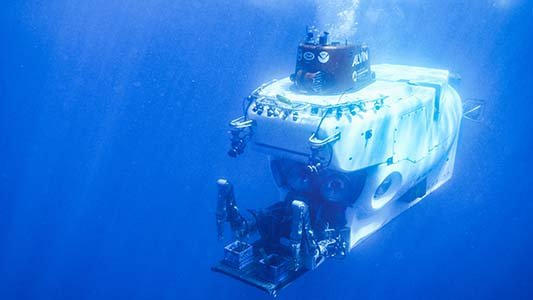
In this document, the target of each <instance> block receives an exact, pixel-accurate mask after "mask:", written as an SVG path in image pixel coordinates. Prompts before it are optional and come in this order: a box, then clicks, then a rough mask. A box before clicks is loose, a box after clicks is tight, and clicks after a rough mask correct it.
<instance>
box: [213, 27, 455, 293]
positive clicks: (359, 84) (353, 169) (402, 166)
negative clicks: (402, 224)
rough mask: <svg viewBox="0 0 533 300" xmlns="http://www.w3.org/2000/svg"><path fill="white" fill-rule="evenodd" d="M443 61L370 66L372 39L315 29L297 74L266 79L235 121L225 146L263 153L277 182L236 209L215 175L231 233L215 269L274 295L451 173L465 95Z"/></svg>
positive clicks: (220, 214)
mask: <svg viewBox="0 0 533 300" xmlns="http://www.w3.org/2000/svg"><path fill="white" fill-rule="evenodd" d="M449 81H450V73H449V72H448V71H447V70H439V69H431V68H424V67H414V66H403V65H390V64H379V65H371V63H370V49H369V47H368V46H367V45H365V44H360V45H355V44H350V43H347V42H346V41H344V42H335V41H333V42H330V41H329V37H328V33H327V32H324V33H322V34H320V35H318V34H317V32H316V31H315V30H308V32H307V36H306V38H305V40H304V41H303V42H301V43H300V44H299V45H298V50H297V58H296V68H295V71H294V73H293V74H292V75H290V76H289V77H287V78H284V79H281V80H273V81H271V82H268V83H265V84H263V85H262V86H260V87H259V88H257V89H256V90H255V91H253V92H252V93H251V94H250V96H248V97H247V98H246V99H245V107H244V108H245V109H244V112H243V116H241V117H239V118H237V119H235V120H233V121H231V122H230V136H231V149H230V151H229V155H230V156H232V157H236V156H239V155H240V154H242V153H243V152H244V150H245V148H247V146H250V148H252V150H256V151H259V152H262V153H265V154H266V155H267V156H268V158H269V160H270V166H271V171H272V175H273V177H274V180H275V182H276V184H277V186H278V188H279V189H280V191H281V195H282V196H281V199H274V200H273V204H272V205H271V206H269V207H266V208H263V209H256V210H248V211H246V212H244V211H240V210H239V208H238V206H237V202H236V199H235V197H234V192H233V189H234V187H233V186H232V184H231V183H230V181H228V180H227V179H219V180H218V182H217V184H218V200H217V212H216V223H217V227H218V234H219V237H220V238H221V239H222V238H223V235H224V231H225V226H226V223H229V227H230V228H231V231H232V232H233V242H231V243H230V244H228V245H227V246H225V248H224V256H223V258H222V260H221V261H220V262H219V263H218V264H216V265H215V266H214V267H213V270H214V271H218V272H221V273H224V274H226V275H229V276H232V277H234V278H236V279H239V280H241V281H243V282H246V283H249V284H251V285H253V286H256V287H258V288H260V289H263V290H265V291H267V292H269V293H270V294H271V295H274V296H276V295H277V294H278V292H279V290H280V289H282V288H283V287H285V286H287V285H288V284H289V283H291V282H292V281H294V280H295V279H296V278H298V277H300V276H301V275H302V274H304V273H306V272H308V271H311V270H314V269H316V268H317V267H318V266H319V265H320V264H322V263H323V262H324V261H326V260H328V259H330V258H333V257H343V256H346V255H347V253H348V252H349V250H350V249H351V248H353V247H355V246H356V245H357V244H358V243H359V242H360V241H362V240H363V239H364V238H365V237H367V236H368V235H370V234H371V233H373V232H375V231H376V230H378V229H379V228H381V227H382V226H384V225H385V224H386V223H387V222H389V221H390V220H391V219H393V218H394V217H396V216H397V215H399V214H400V213H402V212H403V211H405V210H407V209H408V208H410V207H412V206H413V205H415V204H416V203H418V202H419V201H420V200H422V199H423V198H424V197H425V196H427V195H428V194H430V193H431V192H433V191H434V190H436V189H437V188H439V187H440V186H441V185H442V184H444V183H445V182H446V181H448V180H449V179H450V178H451V176H452V174H453V168H454V160H455V153H456V149H457V140H458V135H459V128H460V123H461V118H462V114H463V112H462V101H461V98H460V96H459V94H458V93H457V92H456V90H455V89H454V88H453V87H452V86H451V85H450V83H449Z"/></svg>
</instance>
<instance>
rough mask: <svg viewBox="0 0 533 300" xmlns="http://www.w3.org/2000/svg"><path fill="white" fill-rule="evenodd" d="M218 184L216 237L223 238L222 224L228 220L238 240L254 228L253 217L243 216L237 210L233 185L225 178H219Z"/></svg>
mask: <svg viewBox="0 0 533 300" xmlns="http://www.w3.org/2000/svg"><path fill="white" fill-rule="evenodd" d="M217 186H218V201H217V211H216V222H217V232H218V239H219V240H222V239H223V238H224V224H225V223H226V222H228V223H229V224H230V227H231V230H232V231H233V234H234V235H235V238H236V239H238V240H240V239H242V238H245V237H247V236H248V235H249V234H250V233H252V232H253V231H254V230H255V219H254V218H253V217H248V218H245V217H244V216H242V215H241V213H240V212H239V208H238V207H237V202H236V201H235V194H234V192H233V185H232V184H231V183H230V182H229V181H227V180H226V179H219V180H218V181H217Z"/></svg>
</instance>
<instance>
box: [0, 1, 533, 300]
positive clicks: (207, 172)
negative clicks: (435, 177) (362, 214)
mask: <svg viewBox="0 0 533 300" xmlns="http://www.w3.org/2000/svg"><path fill="white" fill-rule="evenodd" d="M361 2H362V3H361V6H360V8H359V11H358V14H359V15H360V17H359V38H360V39H361V40H364V41H367V42H368V43H369V45H370V46H371V47H372V50H373V60H374V62H391V63H405V64H415V65H424V66H430V67H440V68H449V69H452V70H454V71H457V72H459V73H460V74H462V76H463V83H462V86H461V87H460V88H459V91H460V92H461V94H462V95H463V96H464V97H465V98H469V97H476V98H482V99H485V100H486V101H487V113H486V120H485V121H484V122H483V123H482V124H476V123H471V122H465V123H464V124H463V131H462V135H461V140H460V145H459V149H458V158H457V163H456V173H455V177H454V178H453V179H452V180H451V181H450V182H449V183H448V184H446V185H445V186H444V187H442V188H441V189H440V190H438V191H437V192H435V193H434V194H432V195H431V196H429V197H428V198H427V199H426V200H425V201H424V202H422V203H421V204H420V205H418V206H416V207H415V208H413V209H411V210H410V211H408V212H406V213H405V214H403V215H402V216H401V217H400V218H398V219H396V220H395V221H393V222H392V223H391V224H390V225H388V226H386V227H385V228H383V229H382V230H381V231H379V232H377V233H376V234H374V235H373V236H372V237H370V238H369V239H368V240H366V241H365V242H364V243H363V244H361V245H360V246H359V247H357V248H356V249H355V250H353V251H352V252H351V253H350V255H349V257H348V258H347V259H346V260H344V261H342V262H338V261H331V262H328V263H327V264H325V265H324V266H322V267H321V268H319V269H318V270H317V271H315V272H312V273H309V274H308V275H306V276H305V277H303V278H302V279H300V280H299V281H297V282H296V283H294V284H293V285H292V286H291V287H290V288H288V289H287V290H285V291H284V292H283V293H282V295H281V299H405V298H409V299H437V298H440V299H461V298H462V299H502V298H503V299H519V298H523V299H526V298H530V299H531V298H533V262H532V259H531V253H533V230H532V228H533V227H532V225H531V223H530V219H531V217H530V216H531V214H532V213H533V201H532V200H533V196H532V192H533V190H532V186H533V180H532V178H531V174H532V173H531V170H532V167H533V164H532V161H533V159H532V158H531V154H532V153H533V141H532V140H533V138H532V130H533V126H532V125H531V115H532V111H533V104H532V102H533V98H532V96H531V87H532V84H533V76H532V75H531V70H532V67H533V64H532V59H531V53H532V51H533V45H532V42H531V38H532V36H533V34H532V33H533V8H532V5H531V4H528V3H526V1H525V0H523V1H520V0H499V1H454V0H450V1H438V3H435V2H437V1H407V0H403V1H400V0H396V1H388V2H387V1H385V2H386V3H384V1H371V0H368V1H365V0H362V1H361ZM463 2H464V3H463ZM470 2H473V3H470ZM229 3H231V4H229ZM279 3H280V4H279V5H274V4H272V3H271V2H270V1H263V2H262V1H256V0H252V1H244V2H229V1H219V2H215V1H210V2H205V3H201V2H196V1H164V0H159V1H154V0H148V1H123V0H117V1H103V0H95V1H69V0H58V1H19V2H17V1H11V2H9V3H3V4H2V9H1V12H0V45H1V46H0V299H131V300H133V299H240V298H249V297H253V298H254V299H268V296H266V295H264V294H262V293H260V292H259V291H257V290H255V289H253V288H251V287H248V286H245V285H242V284H241V283H239V282H237V281H234V280H231V279H229V278H226V277H223V276H222V275H220V274H215V273H212V272H210V270H209V266H210V265H211V264H212V263H214V262H215V261H217V260H218V259H219V258H220V257H221V255H222V252H221V247H222V245H221V244H219V243H218V242H217V241H216V235H215V227H214V217H213V216H214V206H215V193H216V190H215V186H214V181H215V180H216V178H218V177H219V176H227V177H229V178H231V179H232V180H233V181H234V183H235V184H236V186H237V196H238V197H239V200H240V203H241V206H243V207H257V206H261V205H264V204H266V203H269V202H272V201H273V200H274V199H276V198H277V196H278V195H277V192H276V190H275V188H274V184H273V183H272V180H271V179H270V174H269V171H268V168H267V167H268V164H267V161H266V158H265V157H263V156H261V155H259V154H255V153H251V152H248V153H247V154H246V155H245V156H243V157H241V158H239V159H238V160H231V159H230V158H228V157H227V156H226V155H225V152H226V150H227V136H226V133H225V131H226V124H227V121H228V120H229V119H231V118H232V117H235V116H237V115H238V114H239V113H240V109H241V102H240V99H242V97H244V96H246V95H247V93H248V92H249V91H250V90H252V89H253V88H254V87H255V86H257V85H259V84H261V83H263V82H265V81H268V80H270V79H271V78H280V77H282V76H286V75H288V74H289V73H290V72H291V69H292V67H293V63H294V56H295V46H296V43H297V42H298V41H299V39H300V38H301V37H302V32H303V29H304V26H305V25H307V24H311V23H313V22H314V21H315V20H316V14H317V11H316V7H315V5H314V3H313V2H303V3H293V2H291V1H279Z"/></svg>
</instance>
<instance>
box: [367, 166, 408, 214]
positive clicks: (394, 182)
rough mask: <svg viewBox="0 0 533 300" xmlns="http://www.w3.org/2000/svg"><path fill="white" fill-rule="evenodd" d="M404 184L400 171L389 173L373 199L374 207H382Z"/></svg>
mask: <svg viewBox="0 0 533 300" xmlns="http://www.w3.org/2000/svg"><path fill="white" fill-rule="evenodd" d="M401 184H402V175H401V174H400V173H399V172H393V173H391V174H389V175H388V176H387V177H385V179H383V181H382V182H381V184H380V185H379V186H378V187H377V189H376V192H375V193H374V199H373V200H372V207H373V208H376V209H378V208H382V207H383V206H385V204H387V203H388V202H389V201H390V200H392V198H393V197H394V196H395V195H396V193H397V192H398V190H399V189H400V186H401Z"/></svg>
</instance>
